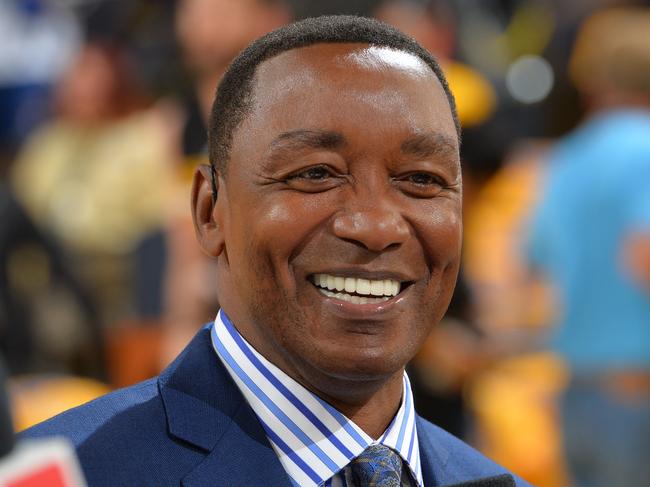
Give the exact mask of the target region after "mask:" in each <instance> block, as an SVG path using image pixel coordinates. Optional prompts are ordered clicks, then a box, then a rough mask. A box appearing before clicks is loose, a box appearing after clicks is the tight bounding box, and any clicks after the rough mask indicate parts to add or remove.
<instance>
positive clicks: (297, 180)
mask: <svg viewBox="0 0 650 487" xmlns="http://www.w3.org/2000/svg"><path fill="white" fill-rule="evenodd" d="M342 180H343V178H342V176H341V175H340V174H338V173H337V172H336V171H335V170H334V169H333V168H331V167H330V166H326V165H322V164H321V165H317V166H311V167H307V168H304V169H300V170H299V171H296V172H294V173H292V174H290V175H289V176H287V178H286V179H285V181H286V183H287V185H288V186H289V187H291V188H292V189H295V190H297V191H303V192H305V193H318V192H322V191H327V190H328V189H332V188H334V187H336V186H338V185H339V184H340V183H341V182H342Z"/></svg>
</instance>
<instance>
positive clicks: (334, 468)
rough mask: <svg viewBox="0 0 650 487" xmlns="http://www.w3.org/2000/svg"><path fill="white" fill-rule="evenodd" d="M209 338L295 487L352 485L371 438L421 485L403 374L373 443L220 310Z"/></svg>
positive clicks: (411, 486)
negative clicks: (355, 464) (397, 397)
mask: <svg viewBox="0 0 650 487" xmlns="http://www.w3.org/2000/svg"><path fill="white" fill-rule="evenodd" d="M211 336H212V345H213V347H214V349H215V351H216V353H217V356H218V357H219V359H220V360H221V361H222V362H223V364H224V365H225V366H226V369H227V370H228V372H229V373H230V375H231V376H232V378H233V380H234V381H235V383H236V384H237V386H238V387H239V389H240V390H241V392H242V394H243V395H244V397H245V398H246V400H247V401H248V403H249V404H250V406H251V407H252V409H253V411H255V414H256V415H257V417H258V418H259V420H260V422H261V423H262V425H263V427H264V429H265V431H266V435H267V437H268V439H269V441H270V443H271V445H272V446H273V448H274V450H275V452H276V453H277V455H278V458H279V459H280V462H281V463H282V465H283V466H284V469H285V470H286V472H287V474H288V475H289V478H290V479H291V480H292V482H293V484H294V485H295V486H300V487H316V486H324V487H353V486H355V483H354V481H353V480H352V476H351V472H350V468H349V467H348V464H349V463H350V461H351V460H353V459H354V458H356V457H357V456H358V455H359V454H360V453H361V452H363V451H364V450H365V449H366V448H367V447H368V446H369V445H371V444H372V443H375V442H378V443H382V444H384V445H386V446H388V447H390V448H392V449H393V450H395V451H396V452H397V453H399V455H400V456H401V458H402V460H403V461H404V465H406V466H408V469H409V470H410V473H411V477H412V479H409V478H407V477H408V476H407V475H404V476H403V477H404V478H403V480H402V485H403V487H421V486H422V485H423V482H422V469H421V466H420V451H419V448H418V437H417V431H416V426H415V409H414V408H413V396H412V393H411V386H410V384H409V380H408V377H407V375H406V373H405V374H404V392H403V396H402V397H403V400H402V404H401V406H400V408H399V411H398V412H397V414H396V415H395V417H394V418H393V421H392V422H391V424H390V426H389V427H388V429H386V431H385V432H384V434H383V435H382V436H381V438H379V440H377V441H375V440H373V439H372V438H371V437H370V436H368V435H367V434H366V433H365V432H364V431H363V430H361V428H359V427H358V426H357V425H356V424H354V423H353V422H352V421H351V420H349V419H348V418H346V417H345V416H344V415H343V414H342V413H341V412H339V411H338V410H336V409H335V408H334V407H333V406H331V405H330V404H328V403H326V402H325V401H323V400H322V399H320V398H319V397H318V396H316V395H315V394H313V393H312V392H310V391H309V390H307V389H305V388H304V387H303V386H302V385H301V384H299V383H298V382H296V381H295V380H293V379H292V378H291V377H289V376H288V375H287V374H285V373H284V372H282V371H281V370H280V369H279V368H277V367H276V366H275V365H273V364H272V363H270V362H269V361H268V360H266V359H265V358H264V357H263V356H262V355H260V354H259V353H258V352H257V351H256V350H255V349H254V348H253V347H252V346H251V345H250V344H249V343H248V342H247V341H246V340H244V338H243V337H242V336H241V335H240V334H239V332H238V331H237V329H236V328H235V327H234V325H233V324H232V323H231V321H230V320H229V318H228V317H227V316H226V314H225V313H224V312H223V311H219V314H218V315H217V318H216V319H215V322H214V326H213V327H212V330H211ZM413 479H415V481H414V480H413Z"/></svg>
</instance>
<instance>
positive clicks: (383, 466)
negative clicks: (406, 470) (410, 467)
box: [351, 444, 402, 487]
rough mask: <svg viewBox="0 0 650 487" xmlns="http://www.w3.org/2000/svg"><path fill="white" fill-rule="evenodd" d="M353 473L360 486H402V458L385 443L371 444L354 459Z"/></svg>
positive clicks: (352, 464)
mask: <svg viewBox="0 0 650 487" xmlns="http://www.w3.org/2000/svg"><path fill="white" fill-rule="evenodd" d="M351 467H352V475H353V477H354V479H355V480H356V482H357V485H358V486H359V487H400V485H402V484H401V478H402V459H401V458H400V457H399V455H398V454H397V453H395V452H394V451H393V450H391V449H390V448H388V447H387V446H384V445H379V444H376V445H370V446H369V447H368V448H366V449H365V450H364V451H363V452H362V453H361V455H359V456H358V457H357V458H355V459H354V460H352V463H351Z"/></svg>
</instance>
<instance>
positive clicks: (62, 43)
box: [0, 0, 81, 177]
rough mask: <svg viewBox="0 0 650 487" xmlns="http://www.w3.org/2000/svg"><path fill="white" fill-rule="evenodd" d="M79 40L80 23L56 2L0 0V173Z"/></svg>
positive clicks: (44, 108) (41, 113) (40, 113)
mask: <svg viewBox="0 0 650 487" xmlns="http://www.w3.org/2000/svg"><path fill="white" fill-rule="evenodd" d="M80 44H81V28H80V26H79V22H78V21H77V19H76V17H75V16H74V15H73V14H72V13H71V12H70V10H69V9H67V8H64V7H63V6H62V5H61V4H60V2H50V1H47V0H4V1H2V2H0V177H3V176H5V174H6V170H7V169H8V167H9V163H10V161H11V160H12V159H13V157H14V156H15V151H16V150H18V149H19V148H20V145H21V144H22V143H23V141H24V140H25V138H26V137H27V136H28V135H29V133H30V132H31V131H32V130H33V129H34V128H35V127H36V126H37V125H38V124H40V123H42V122H43V120H44V119H45V118H46V117H47V116H49V114H50V110H49V99H50V94H51V88H52V86H53V84H54V83H55V81H56V79H57V78H58V77H59V76H60V75H61V74H62V72H63V71H65V69H66V68H67V66H68V65H69V63H70V62H71V60H72V59H73V58H74V56H75V54H76V51H77V49H78V48H79V45H80Z"/></svg>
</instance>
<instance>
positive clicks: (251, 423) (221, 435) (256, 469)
mask: <svg viewBox="0 0 650 487" xmlns="http://www.w3.org/2000/svg"><path fill="white" fill-rule="evenodd" d="M158 388H159V391H160V395H161V397H162V401H163V405H164V409H165V413H166V416H167V428H168V431H169V435H170V436H171V437H172V438H173V439H175V440H180V441H183V442H185V443H188V444H189V445H191V446H193V447H195V448H199V449H201V450H203V451H205V452H206V457H205V458H204V459H203V461H202V462H201V463H199V464H198V465H197V466H196V467H195V468H194V469H193V470H192V471H190V472H189V473H188V474H186V476H185V477H184V479H183V486H185V487H193V486H202V485H216V486H218V485H223V486H226V485H227V486H237V485H242V486H243V485H265V484H268V485H278V486H282V485H287V486H289V485H291V484H290V480H289V477H288V476H287V474H286V473H285V470H284V468H283V467H282V464H281V463H280V461H279V460H278V458H277V455H276V453H275V451H274V450H273V448H272V447H271V444H270V443H269V441H268V439H267V437H266V434H265V433H264V429H263V427H262V425H261V424H260V423H259V421H258V420H257V417H256V416H255V413H254V412H253V410H252V409H251V408H250V406H249V405H248V403H246V401H245V400H244V398H243V396H242V395H241V393H240V392H239V389H238V388H237V386H236V385H235V383H234V382H233V381H232V379H231V378H230V376H229V375H228V373H227V371H226V370H225V369H224V367H223V365H222V364H221V362H219V360H218V359H217V357H216V355H215V353H214V350H212V346H211V344H210V333H209V326H206V327H204V328H203V329H202V330H201V331H200V332H199V333H198V334H197V335H196V336H195V337H194V339H193V340H192V341H191V342H190V344H189V345H188V346H187V347H186V348H185V350H184V351H183V352H182V353H181V355H180V356H179V357H178V358H177V359H176V360H175V361H174V362H173V363H172V364H171V365H170V366H169V367H168V368H167V369H166V370H165V371H164V372H163V373H162V374H161V375H160V377H159V379H158Z"/></svg>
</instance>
